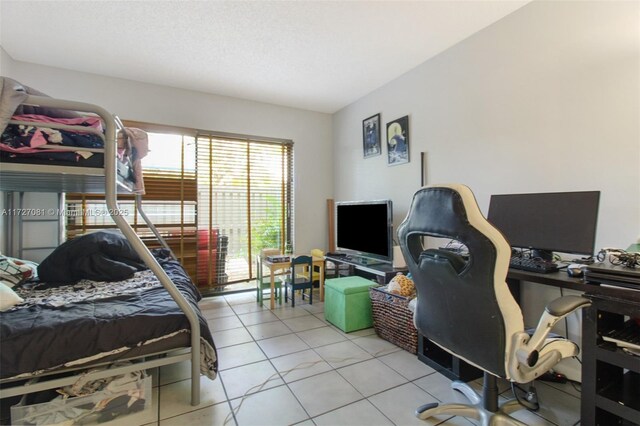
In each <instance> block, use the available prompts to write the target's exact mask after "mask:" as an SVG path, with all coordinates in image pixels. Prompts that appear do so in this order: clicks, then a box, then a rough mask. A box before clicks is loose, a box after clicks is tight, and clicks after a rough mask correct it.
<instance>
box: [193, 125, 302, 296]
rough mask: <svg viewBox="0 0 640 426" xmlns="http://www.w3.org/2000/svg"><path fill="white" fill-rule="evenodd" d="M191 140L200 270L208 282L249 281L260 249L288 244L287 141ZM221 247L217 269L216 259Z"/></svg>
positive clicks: (290, 219) (289, 159)
mask: <svg viewBox="0 0 640 426" xmlns="http://www.w3.org/2000/svg"><path fill="white" fill-rule="evenodd" d="M196 144H197V159H196V174H197V181H198V233H199V240H200V238H201V235H202V234H203V233H208V238H207V237H205V238H206V239H207V242H208V245H207V250H206V251H203V250H202V248H203V247H199V248H198V264H199V266H198V270H199V274H202V273H206V280H205V281H206V284H207V285H208V286H218V285H222V284H225V283H233V282H240V281H245V280H249V279H253V278H254V277H255V270H254V269H255V264H254V261H253V259H254V258H255V255H256V254H257V253H259V251H260V250H261V249H262V248H267V247H271V248H277V249H280V250H281V251H283V252H284V251H286V250H291V248H292V241H293V235H292V229H293V227H292V223H293V209H292V205H293V204H292V202H293V199H292V198H293V197H292V195H293V191H292V172H293V161H292V160H293V158H292V157H293V155H292V154H293V152H292V143H291V142H287V141H279V142H273V141H260V140H254V139H248V138H247V139H242V138H232V137H223V136H216V135H211V134H203V135H198V136H197V138H196ZM225 249H226V261H225V265H224V267H225V270H224V272H222V271H221V268H220V265H216V262H215V260H216V259H219V256H220V252H221V251H224V250H225ZM203 262H204V263H205V264H206V265H207V268H206V272H205V270H204V267H203V266H202V265H203ZM213 265H215V266H216V267H215V268H213V267H212V266H213ZM199 282H201V284H202V280H201V279H200V278H199Z"/></svg>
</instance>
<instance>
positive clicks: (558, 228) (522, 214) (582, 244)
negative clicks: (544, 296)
mask: <svg viewBox="0 0 640 426" xmlns="http://www.w3.org/2000/svg"><path fill="white" fill-rule="evenodd" d="M599 202H600V191H581V192H549V193H539V194H503V195H492V196H491V202H490V204H489V214H488V217H487V219H488V220H489V222H491V223H492V224H493V225H494V226H495V227H496V228H498V229H499V230H500V231H501V232H502V234H503V235H504V236H505V238H506V239H507V241H508V242H509V244H510V245H511V247H515V248H527V249H532V250H534V251H535V254H534V256H539V257H542V258H543V259H545V260H551V258H552V256H553V252H562V253H572V254H582V255H587V256H592V255H593V252H594V246H595V240H596V224H597V221H598V206H599Z"/></svg>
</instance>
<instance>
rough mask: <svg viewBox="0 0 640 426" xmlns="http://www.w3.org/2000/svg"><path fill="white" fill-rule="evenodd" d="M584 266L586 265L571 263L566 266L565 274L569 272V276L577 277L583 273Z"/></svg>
mask: <svg viewBox="0 0 640 426" xmlns="http://www.w3.org/2000/svg"><path fill="white" fill-rule="evenodd" d="M586 267H587V265H581V264H579V263H572V264H570V265H569V266H567V274H569V276H570V277H576V278H579V277H581V276H582V275H583V274H584V268H586Z"/></svg>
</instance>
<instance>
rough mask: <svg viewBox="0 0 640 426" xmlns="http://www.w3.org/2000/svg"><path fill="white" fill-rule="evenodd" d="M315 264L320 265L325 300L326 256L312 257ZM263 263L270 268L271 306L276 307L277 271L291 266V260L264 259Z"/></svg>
mask: <svg viewBox="0 0 640 426" xmlns="http://www.w3.org/2000/svg"><path fill="white" fill-rule="evenodd" d="M312 262H313V266H314V267H318V269H319V271H320V301H321V302H322V301H324V257H316V256H313V258H312ZM262 264H263V265H264V266H266V267H267V268H269V273H270V276H271V305H270V306H271V308H270V309H272V310H273V309H275V307H276V299H275V294H276V293H275V289H276V272H277V271H280V270H283V269H289V268H291V262H290V261H287V262H271V261H270V260H269V259H262ZM309 273H310V274H312V275H313V271H309ZM312 291H313V290H312Z"/></svg>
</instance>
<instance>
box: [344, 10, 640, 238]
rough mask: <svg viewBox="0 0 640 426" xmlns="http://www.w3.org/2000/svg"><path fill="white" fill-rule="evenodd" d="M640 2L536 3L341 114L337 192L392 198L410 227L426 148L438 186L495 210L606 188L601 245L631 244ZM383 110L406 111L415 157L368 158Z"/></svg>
mask: <svg viewBox="0 0 640 426" xmlns="http://www.w3.org/2000/svg"><path fill="white" fill-rule="evenodd" d="M639 8H640V3H638V2H597V1H596V2H539V1H534V2H532V3H530V4H528V5H527V6H525V7H523V8H521V9H519V10H517V11H516V12H514V13H513V14H511V15H508V16H507V17H505V18H503V19H502V20H500V21H498V22H497V23H495V24H493V25H491V26H490V27H488V28H486V29H484V30H482V31H480V32H479V33H477V34H475V35H473V36H471V37H470V38H468V39H466V40H465V41H463V42H461V43H460V44H458V45H456V46H454V47H452V48H451V49H449V50H447V51H445V52H443V53H442V54H440V55H438V56H437V57H435V58H433V59H431V60H429V61H427V62H425V63H424V64H422V65H420V66H419V67H417V68H415V69H414V70H412V71H410V72H408V73H407V74H405V75H403V76H401V77H399V78H398V79H396V80H394V81H392V82H390V83H389V84H387V85H385V86H383V87H381V88H380V89H378V90H376V91H374V92H372V93H370V94H369V95H367V96H366V97H364V98H362V99H360V100H358V101H357V102H355V103H353V104H351V105H349V106H348V107H346V108H344V109H342V110H341V111H339V112H337V113H336V114H334V130H333V135H334V144H335V147H334V161H335V176H334V179H335V186H334V195H335V198H336V200H351V199H370V198H387V197H388V198H392V199H393V201H394V216H395V220H394V222H395V225H396V226H397V225H399V224H400V222H401V221H402V219H403V218H404V216H405V215H406V212H407V209H408V206H409V202H410V200H411V197H412V195H413V193H414V192H415V190H416V189H418V188H419V186H420V152H426V153H427V157H428V160H427V166H428V183H438V182H461V183H465V184H467V185H469V186H470V187H471V188H472V189H473V191H474V192H475V194H476V197H477V199H478V202H479V204H480V206H481V208H482V209H483V211H485V212H486V209H487V207H488V203H489V197H490V195H491V194H494V193H512V192H545V191H573V190H600V191H602V196H601V205H600V216H599V221H598V238H597V241H596V247H603V246H615V247H624V248H626V247H627V246H628V245H629V244H630V243H632V242H634V241H635V240H636V239H637V238H638V237H640V124H639V119H640V109H639V99H640V66H639V64H640V59H639V57H640V53H639V52H640V32H639V31H638V16H639ZM417 42H418V41H417ZM381 60H383V59H381ZM378 112H380V113H381V114H382V123H383V124H384V123H387V122H389V121H391V120H393V119H396V118H399V117H402V116H404V115H409V117H410V124H409V127H410V157H411V159H410V163H409V164H406V165H399V166H393V167H389V166H387V162H386V148H383V155H382V156H378V157H374V158H369V159H366V160H363V158H362V128H361V127H362V120H363V119H364V118H366V117H369V116H371V115H373V114H375V113H378ZM383 133H384V131H383ZM383 139H384V137H383Z"/></svg>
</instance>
